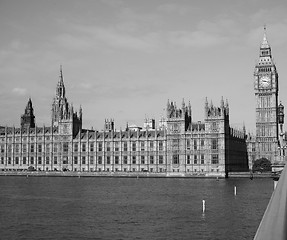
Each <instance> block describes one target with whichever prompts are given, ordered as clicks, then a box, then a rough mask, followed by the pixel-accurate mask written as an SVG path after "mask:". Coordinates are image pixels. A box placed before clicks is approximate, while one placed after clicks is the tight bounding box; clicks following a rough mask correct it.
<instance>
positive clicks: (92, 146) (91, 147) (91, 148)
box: [90, 143, 94, 152]
mask: <svg viewBox="0 0 287 240" xmlns="http://www.w3.org/2000/svg"><path fill="white" fill-rule="evenodd" d="M90 151H91V152H93V151H94V143H90Z"/></svg>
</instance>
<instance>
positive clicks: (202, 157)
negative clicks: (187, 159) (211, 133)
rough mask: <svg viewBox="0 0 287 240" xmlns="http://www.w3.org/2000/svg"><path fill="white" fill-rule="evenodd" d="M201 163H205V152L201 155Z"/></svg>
mask: <svg viewBox="0 0 287 240" xmlns="http://www.w3.org/2000/svg"><path fill="white" fill-rule="evenodd" d="M200 163H201V164H204V155H203V154H201V156H200Z"/></svg>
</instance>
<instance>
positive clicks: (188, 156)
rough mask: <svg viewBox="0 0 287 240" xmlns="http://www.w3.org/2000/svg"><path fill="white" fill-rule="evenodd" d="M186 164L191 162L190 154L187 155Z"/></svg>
mask: <svg viewBox="0 0 287 240" xmlns="http://www.w3.org/2000/svg"><path fill="white" fill-rule="evenodd" d="M186 164H190V155H187V156H186Z"/></svg>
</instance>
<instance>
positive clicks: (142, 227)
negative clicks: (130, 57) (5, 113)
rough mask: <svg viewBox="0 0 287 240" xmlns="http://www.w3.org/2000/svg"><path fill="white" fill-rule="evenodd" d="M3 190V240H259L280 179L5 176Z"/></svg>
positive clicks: (0, 203) (0, 212)
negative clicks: (257, 231)
mask: <svg viewBox="0 0 287 240" xmlns="http://www.w3.org/2000/svg"><path fill="white" fill-rule="evenodd" d="M234 186H236V189H237V195H236V196H235V195H234ZM0 189H1V195H0V206H1V207H0V224H1V236H0V237H1V239H199V240H202V239H208V240H210V239H220V240H225V239H226V240H227V239H228V240H232V239H236V240H238V239H253V237H254V235H255V233H256V230H257V227H258V225H259V223H260V220H261V218H262V216H263V213H264V211H265V209H266V206H267V204H268V201H269V199H270V197H271V194H272V191H273V180H272V179H271V178H261V179H260V178H256V179H254V180H252V181H251V180H249V179H236V178H234V179H227V180H226V179H220V180H219V181H216V180H215V179H177V178H167V179H165V178H139V179H136V178H91V177H87V178H84V177H82V178H76V177H29V178H26V177H0ZM203 199H204V200H205V201H206V211H205V213H204V214H203V213H202V200H203Z"/></svg>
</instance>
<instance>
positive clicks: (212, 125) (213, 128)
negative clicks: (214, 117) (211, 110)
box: [211, 122, 218, 132]
mask: <svg viewBox="0 0 287 240" xmlns="http://www.w3.org/2000/svg"><path fill="white" fill-rule="evenodd" d="M211 131H212V132H217V131H218V124H217V122H213V123H212V124H211Z"/></svg>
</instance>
